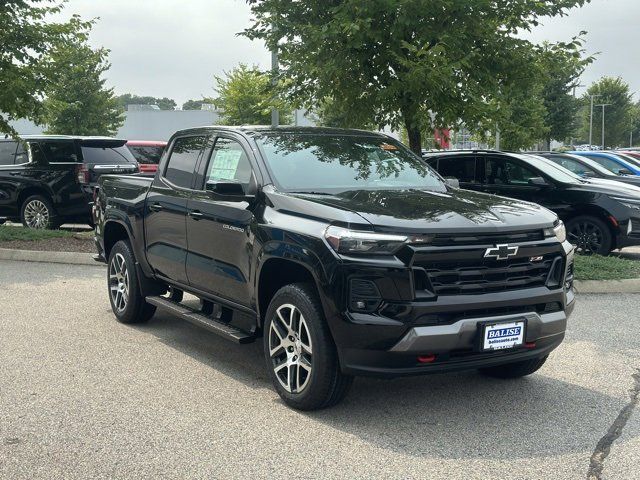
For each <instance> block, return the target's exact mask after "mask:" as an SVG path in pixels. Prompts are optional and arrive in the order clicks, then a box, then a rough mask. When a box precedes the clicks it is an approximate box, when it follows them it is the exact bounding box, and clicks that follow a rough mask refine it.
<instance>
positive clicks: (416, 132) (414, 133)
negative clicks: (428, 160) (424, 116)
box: [406, 122, 422, 156]
mask: <svg viewBox="0 0 640 480" xmlns="http://www.w3.org/2000/svg"><path fill="white" fill-rule="evenodd" d="M406 128H407V137H408V138H409V148H410V149H411V151H413V152H414V153H415V154H416V155H420V156H422V132H420V129H419V128H417V127H414V126H410V124H409V122H406Z"/></svg>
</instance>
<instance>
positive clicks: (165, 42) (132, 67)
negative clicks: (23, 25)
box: [65, 0, 640, 105]
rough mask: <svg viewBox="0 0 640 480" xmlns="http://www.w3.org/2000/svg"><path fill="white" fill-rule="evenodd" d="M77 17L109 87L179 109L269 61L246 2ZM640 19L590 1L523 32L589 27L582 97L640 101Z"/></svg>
mask: <svg viewBox="0 0 640 480" xmlns="http://www.w3.org/2000/svg"><path fill="white" fill-rule="evenodd" d="M72 13H77V14H79V15H81V16H82V17H83V18H85V19H89V18H97V17H99V20H98V22H97V24H96V26H95V27H94V29H93V32H92V34H91V43H92V44H93V45H94V46H96V47H106V48H108V49H110V50H111V55H110V57H109V58H110V61H111V64H112V66H111V69H110V71H109V73H108V83H109V85H110V86H112V87H114V88H115V91H116V93H117V94H122V93H133V94H137V95H151V96H154V97H169V98H173V99H175V100H176V102H177V103H178V104H179V105H182V104H183V103H184V102H185V101H186V100H189V99H198V98H201V97H202V96H212V95H214V91H213V83H214V82H213V76H214V75H221V74H223V72H224V71H228V70H230V69H232V68H233V67H234V66H235V65H237V64H238V63H241V62H242V63H247V64H256V65H258V66H260V67H262V68H267V67H268V66H269V64H270V55H269V53H268V52H267V51H266V49H265V48H264V45H263V44H262V43H261V42H252V41H250V40H247V39H245V38H244V37H238V36H237V35H236V34H237V33H238V32H240V31H242V30H243V29H244V28H246V27H247V26H249V24H250V21H251V12H250V10H249V7H248V6H247V4H246V2H245V1H244V0H69V3H68V4H67V7H66V8H65V15H66V16H68V15H70V14H72ZM638 19H640V1H639V0H592V1H591V3H589V4H587V5H586V6H584V7H582V8H577V9H573V10H571V11H570V12H569V15H568V16H565V17H562V18H551V19H543V24H542V25H541V26H539V27H537V28H536V29H535V30H533V31H532V32H530V33H525V34H524V35H525V36H526V37H528V38H530V39H531V40H532V41H534V42H536V43H541V42H543V41H545V40H547V41H551V42H554V41H567V40H570V39H571V38H572V37H573V36H575V35H577V34H578V33H579V32H580V31H581V30H586V31H587V32H588V34H587V36H586V40H587V41H586V46H585V47H586V50H587V53H589V54H594V53H598V56H597V58H596V61H595V62H594V63H593V64H592V65H591V66H590V67H589V68H588V70H587V71H585V73H584V75H583V77H582V79H581V83H582V84H584V85H585V87H581V88H578V90H577V94H578V95H580V94H581V93H583V92H584V90H585V89H586V86H588V85H589V84H590V83H592V82H594V81H595V80H597V79H599V78H600V77H602V76H605V75H609V76H621V77H622V78H623V79H624V80H625V81H627V82H628V83H629V84H630V86H631V90H632V91H634V92H637V93H636V94H635V95H634V99H635V100H638V99H640V48H638V37H640V32H639V31H638Z"/></svg>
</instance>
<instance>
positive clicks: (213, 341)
mask: <svg viewBox="0 0 640 480" xmlns="http://www.w3.org/2000/svg"><path fill="white" fill-rule="evenodd" d="M135 328H137V329H141V330H144V331H146V332H149V333H151V334H153V335H154V336H155V337H156V338H158V340H159V341H161V342H163V343H164V344H166V345H168V346H170V347H172V348H175V349H177V350H179V351H180V352H183V353H184V354H186V355H189V356H190V357H192V358H194V359H196V360H197V361H199V362H202V363H203V364H206V365H208V366H210V367H211V368H214V369H216V370H217V371H219V372H221V373H223V374H224V375H227V376H228V377H230V378H233V379H234V380H237V381H240V382H243V383H244V384H245V385H247V386H249V387H251V388H255V389H264V388H269V389H270V388H271V382H270V379H269V377H268V375H267V372H266V369H265V366H264V360H263V357H262V343H261V342H260V341H257V342H256V343H254V344H250V345H246V346H240V345H235V344H232V343H230V342H228V341H227V340H224V339H221V338H219V337H217V336H216V335H214V334H212V333H209V332H206V331H203V330H201V329H199V328H197V327H195V326H192V325H190V324H188V323H186V322H183V321H181V320H179V319H175V318H172V317H170V316H168V315H165V314H163V313H159V314H157V315H156V317H154V319H153V320H152V321H151V322H150V323H149V324H147V325H144V326H139V327H135ZM549 361H550V362H553V361H554V358H553V355H552V356H551V358H550V360H549ZM273 397H274V402H277V403H280V401H279V399H278V400H276V394H275V392H274V394H273ZM623 403H624V402H623V401H622V400H621V399H618V398H615V397H612V396H609V395H606V394H603V393H600V392H597V391H595V390H590V389H587V388H583V387H581V386H577V385H574V384H571V383H567V382H564V381H560V380H556V379H553V378H551V377H548V376H546V375H545V369H544V368H543V369H542V370H541V372H540V373H538V374H536V375H533V376H531V377H528V378H525V379H521V380H513V381H505V380H496V379H491V378H486V377H483V376H481V375H479V374H477V373H476V372H473V371H472V372H462V373H454V374H438V375H428V376H422V377H409V378H399V379H394V380H379V379H371V378H357V379H356V380H355V382H354V385H353V388H352V389H351V392H350V393H349V395H348V396H347V398H346V399H345V401H343V403H341V404H340V405H338V406H336V407H334V408H332V409H328V410H322V411H317V412H305V413H301V415H305V416H307V417H308V418H310V419H312V420H314V421H318V422H322V423H323V424H325V425H328V426H330V427H332V428H335V429H336V430H340V431H343V432H345V433H348V434H350V435H354V436H357V437H359V438H360V439H362V440H364V441H366V442H368V443H370V444H372V445H374V446H377V447H378V448H383V449H388V450H391V451H395V452H400V453H402V454H406V455H412V456H428V457H431V458H433V457H435V458H438V457H439V458H449V459H450V458H460V459H462V458H466V459H469V458H494V459H499V460H508V459H514V458H531V457H540V456H549V455H559V454H563V453H567V452H580V453H584V454H586V455H590V454H591V451H592V449H593V446H594V444H595V441H597V438H598V436H599V434H600V432H604V431H606V430H607V428H608V425H609V423H610V422H611V418H609V416H610V415H608V413H611V412H617V411H618V410H619V409H620V408H621V407H622V405H623ZM274 408H277V407H276V406H275V405H274ZM603 412H607V415H603Z"/></svg>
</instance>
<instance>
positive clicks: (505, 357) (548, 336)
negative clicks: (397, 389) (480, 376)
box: [341, 292, 575, 377]
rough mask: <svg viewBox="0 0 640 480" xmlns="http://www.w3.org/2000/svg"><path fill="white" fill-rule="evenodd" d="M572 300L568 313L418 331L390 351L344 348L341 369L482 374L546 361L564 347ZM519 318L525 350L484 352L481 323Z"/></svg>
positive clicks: (389, 373)
mask: <svg viewBox="0 0 640 480" xmlns="http://www.w3.org/2000/svg"><path fill="white" fill-rule="evenodd" d="M573 298H574V297H573V293H572V292H571V302H570V303H568V304H567V307H566V309H565V310H563V311H558V312H552V313H543V314H539V313H537V312H526V313H522V314H512V315H499V316H484V317H476V318H466V319H463V320H460V321H458V322H455V323H453V324H450V325H430V326H416V327H413V328H411V329H409V330H408V331H407V332H406V333H405V334H404V335H403V336H402V337H401V338H400V340H398V341H397V342H396V343H395V344H394V345H393V346H392V347H391V348H389V349H384V350H376V349H367V348H345V349H342V351H341V362H342V370H343V371H344V372H345V373H347V374H350V375H365V376H381V377H393V376H403V375H422V374H428V373H439V372H448V371H455V370H468V369H477V368H482V367H490V366H495V365H500V364H506V363H512V362H519V361H523V360H528V359H531V358H539V357H543V356H546V355H548V354H549V353H550V352H551V351H552V350H554V349H555V348H556V347H557V346H558V345H560V343H561V342H562V340H563V338H564V335H565V330H566V326H567V319H568V317H569V315H570V314H571V312H572V311H573V308H574V304H575V302H574V300H573ZM516 319H517V320H521V319H524V320H525V321H526V334H525V345H523V346H522V347H518V348H514V349H506V350H496V351H492V352H485V351H481V350H479V348H478V346H479V344H480V335H481V328H480V325H481V324H483V323H486V322H503V321H509V320H516ZM370 328H375V327H370ZM424 355H435V360H434V361H432V362H430V363H420V361H419V360H418V357H419V356H424Z"/></svg>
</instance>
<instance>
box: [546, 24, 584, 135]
mask: <svg viewBox="0 0 640 480" xmlns="http://www.w3.org/2000/svg"><path fill="white" fill-rule="evenodd" d="M585 33H586V32H581V33H580V36H578V37H575V38H573V39H572V41H571V42H568V43H564V42H561V43H557V44H553V45H551V44H549V43H545V44H543V46H542V48H541V51H540V66H541V69H542V79H543V84H542V102H543V104H544V107H545V110H546V112H545V119H544V123H545V125H546V126H547V127H548V133H547V135H546V138H545V141H546V143H547V147H549V146H550V145H551V140H560V141H562V140H565V139H566V138H568V137H571V136H573V135H574V133H575V131H576V129H577V128H578V125H577V123H576V118H577V115H578V112H579V110H580V101H579V100H578V99H576V98H575V97H574V95H573V89H574V88H575V87H576V84H577V83H578V80H579V78H580V75H582V72H584V69H585V68H586V67H587V66H588V65H589V64H590V63H592V62H593V60H594V57H593V56H585V55H584V53H585V52H584V49H583V48H582V45H583V42H584V39H583V35H584V34H585Z"/></svg>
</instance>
